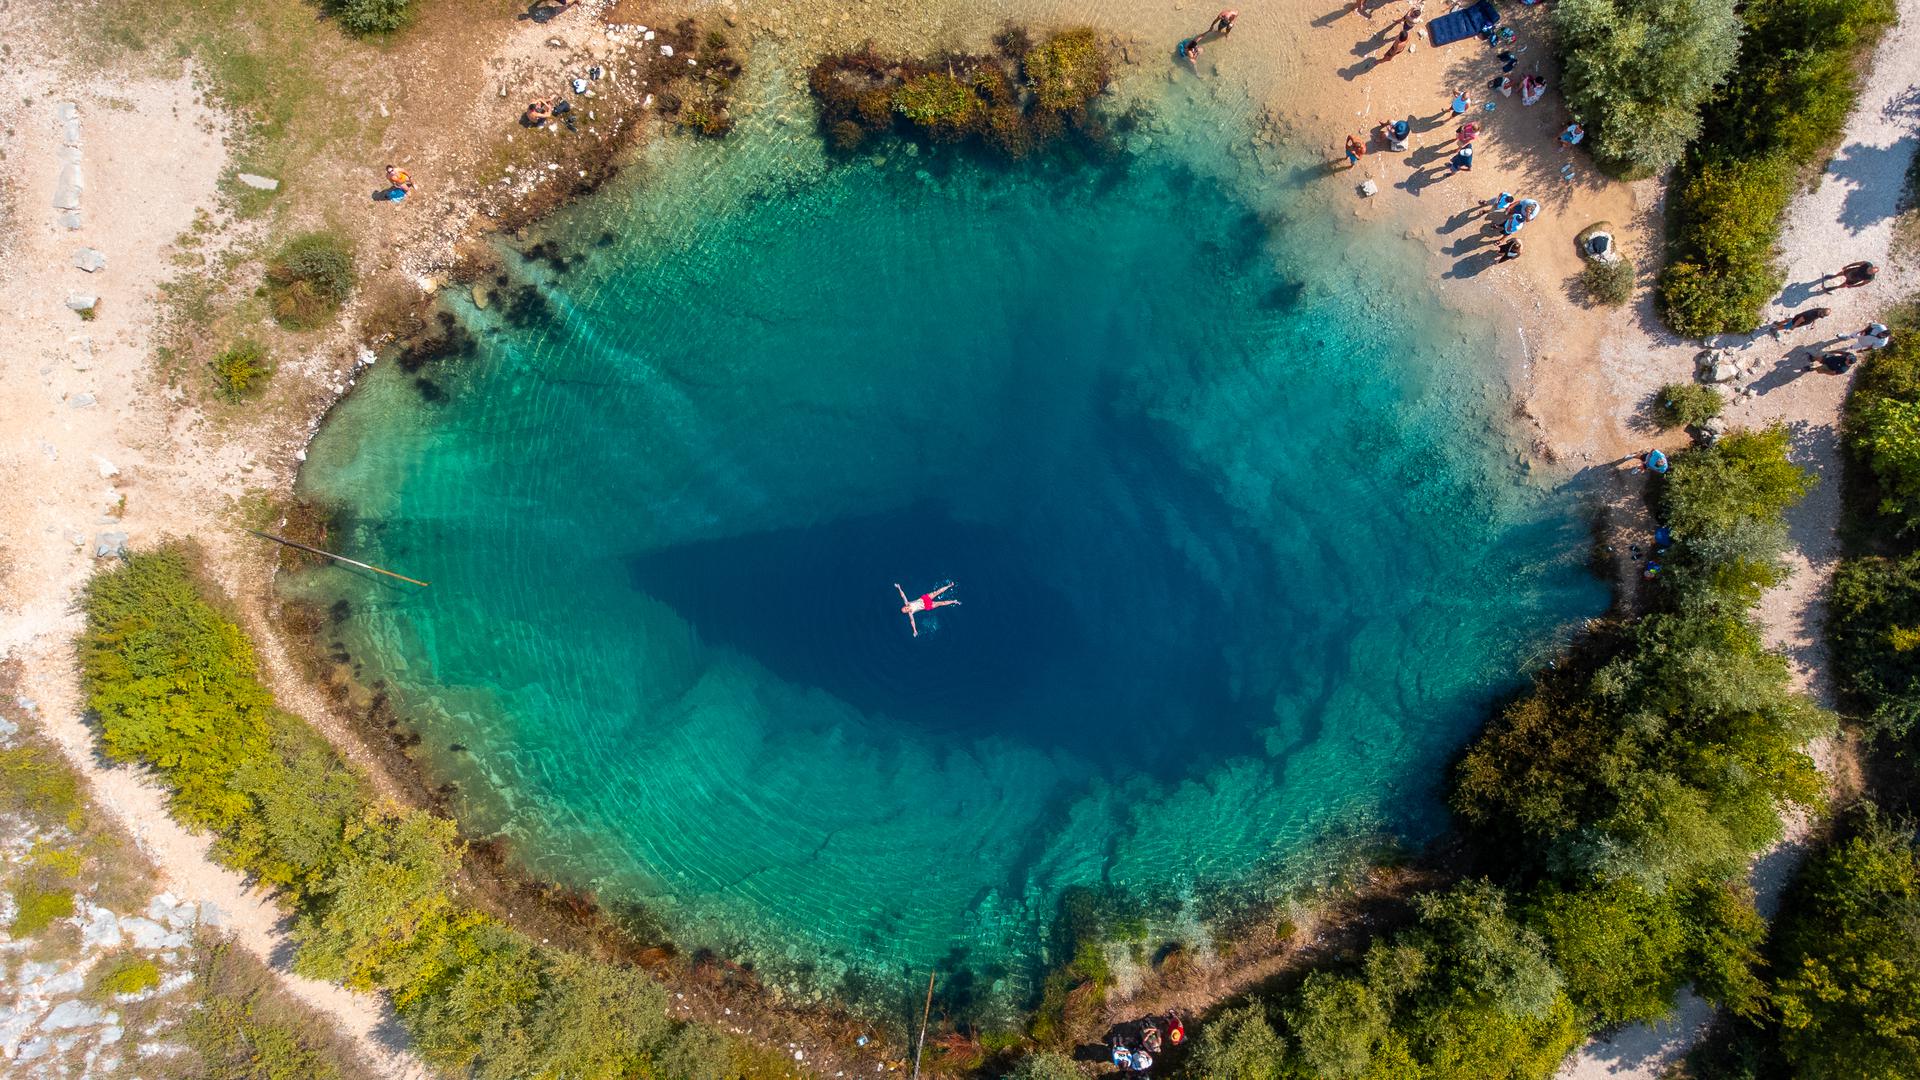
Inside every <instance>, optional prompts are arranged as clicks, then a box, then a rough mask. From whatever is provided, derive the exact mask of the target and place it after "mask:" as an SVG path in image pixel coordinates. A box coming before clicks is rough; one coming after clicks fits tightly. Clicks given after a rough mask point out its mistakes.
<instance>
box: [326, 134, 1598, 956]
mask: <svg viewBox="0 0 1920 1080" xmlns="http://www.w3.org/2000/svg"><path fill="white" fill-rule="evenodd" d="M748 160H751V159H750V157H743V158H742V159H741V161H742V162H743V163H744V162H746V161H748ZM719 161H720V162H721V163H722V164H721V165H720V166H718V167H716V168H714V169H713V171H712V172H710V173H709V174H708V179H707V181H706V183H707V184H709V185H710V186H711V187H713V188H714V189H716V190H714V191H708V192H702V191H698V190H692V189H688V190H682V191H678V192H674V191H673V190H672V189H664V190H665V191H666V193H663V189H661V188H659V187H656V188H655V189H654V190H652V191H650V192H648V193H644V194H634V195H622V194H620V193H609V194H607V195H606V196H605V197H603V198H602V199H601V200H600V201H599V203H598V204H596V205H595V206H593V207H591V208H589V209H587V210H583V212H582V214H581V216H580V219H579V223H578V227H579V230H580V231H581V232H582V233H583V234H587V235H598V234H599V233H600V232H601V230H602V229H603V228H606V226H607V223H608V222H611V223H613V226H614V228H613V229H612V231H613V232H614V233H615V234H616V238H615V239H614V240H613V241H612V242H611V243H608V244H603V245H601V246H598V247H594V246H592V245H581V247H582V248H583V249H584V250H586V251H587V257H586V258H584V259H583V260H580V261H579V262H577V263H575V265H574V267H573V268H572V269H570V270H567V271H565V272H557V271H555V270H553V269H552V268H551V267H550V266H548V265H546V264H539V263H529V264H521V263H518V262H515V263H514V267H513V273H514V274H515V275H516V276H517V277H518V278H520V279H521V280H522V281H524V282H531V283H532V287H534V288H536V289H538V290H539V293H538V296H540V297H543V298H544V302H530V301H525V300H523V301H522V302H521V303H519V304H518V305H517V306H516V305H511V304H507V303H501V304H496V305H493V306H491V307H489V308H488V309H487V310H485V311H474V310H471V309H463V310H461V311H460V316H461V318H462V319H463V320H464V321H465V322H466V324H467V325H468V326H469V327H470V328H471V329H472V330H473V331H474V332H475V334H476V336H477V340H478V346H477V350H476V352H475V354H474V355H472V356H471V357H468V358H466V359H464V360H461V361H459V362H458V363H457V364H452V365H449V366H448V367H446V368H445V369H444V370H441V371H439V372H436V373H433V375H432V378H433V379H434V383H433V387H434V389H433V391H432V392H430V393H423V392H422V391H421V390H420V389H419V387H418V386H417V384H416V383H415V381H414V379H415V376H409V375H406V374H404V373H402V372H400V371H398V370H397V369H396V370H388V369H381V370H378V371H376V373H375V374H374V376H373V377H372V378H371V379H370V380H369V383H368V385H366V386H365V387H364V388H363V390H362V391H361V392H360V393H358V394H356V395H355V396H354V397H353V398H352V399H351V400H349V401H348V402H346V403H345V404H344V405H343V406H342V407H341V408H340V409H339V410H338V411H337V413H336V415H335V417H334V418H333V420H332V421H331V422H330V423H329V425H328V427H327V429H326V430H325V431H324V432H323V433H322V436H321V438H320V439H319V440H318V441H317V442H316V444H315V446H314V449H313V455H312V461H311V463H310V464H309V466H308V469H307V472H306V474H305V482H306V484H307V485H308V488H309V490H310V491H311V492H312V493H313V494H316V495H318V496H321V497H323V498H327V499H331V500H337V501H339V502H341V503H343V504H344V505H346V506H348V507H349V508H351V514H352V521H353V527H352V529H351V530H350V531H349V535H348V536H347V537H346V539H345V540H344V541H343V543H345V544H346V545H347V546H348V547H349V549H350V550H351V551H352V552H353V553H355V554H357V555H360V556H362V557H364V556H367V555H369V554H371V555H374V556H377V557H379V558H381V559H386V560H390V561H392V562H393V563H396V564H399V565H401V566H403V567H405V568H406V569H407V571H408V572H409V573H413V574H416V575H418V576H420V577H423V578H429V579H432V580H433V582H434V585H433V587H432V588H431V589H427V590H414V591H411V592H400V591H398V590H392V589H388V588H386V587H385V586H384V585H382V584H380V583H376V582H366V581H362V580H359V579H355V578H350V577H347V576H345V575H342V574H334V573H328V574H325V575H322V577H321V580H319V581H317V582H310V583H309V585H310V586H311V587H315V588H319V589H322V590H324V591H326V592H329V593H339V594H343V595H345V596H346V597H348V598H349V599H350V601H351V602H352V605H353V611H354V615H353V618H352V619H351V620H350V621H349V622H348V623H347V625H346V627H345V628H344V631H345V634H346V636H347V640H348V641H349V643H350V644H351V645H352V646H354V648H355V651H356V653H357V655H359V656H360V657H361V659H362V660H363V661H364V662H365V663H366V664H367V666H368V677H370V678H384V679H385V680H386V681H387V683H388V685H389V686H390V687H391V689H392V690H393V692H394V693H395V694H396V695H397V697H398V699H399V700H400V702H401V703H402V704H403V706H404V707H406V708H407V709H409V710H410V711H412V712H414V713H415V714H416V715H417V716H418V717H419V718H420V722H421V723H422V724H423V726H424V728H425V734H426V738H427V746H428V749H429V750H430V751H432V752H434V754H435V756H436V761H437V762H438V764H439V765H440V766H441V767H442V768H443V769H444V770H446V771H447V772H448V773H449V774H450V775H453V776H455V777H458V778H460V779H461V780H462V781H463V788H464V790H465V792H466V795H467V802H468V805H467V807H466V810H467V812H468V813H469V814H470V815H471V817H472V818H473V820H474V822H475V824H476V825H477V826H478V827H479V828H482V829H498V830H501V831H503V832H505V833H506V834H508V835H510V836H512V837H515V838H516V839H517V840H518V841H520V843H518V844H517V848H516V849H517V851H518V852H519V854H520V855H521V857H522V858H523V859H524V860H525V861H526V862H527V863H528V864H529V865H530V867H531V868H532V869H534V870H536V871H537V872H541V873H546V874H551V875H553V876H555V877H558V878H560V879H562V880H565V881H568V882H571V883H574V884H579V885H587V886H591V887H594V888H596V889H597V890H599V891H600V892H601V893H602V895H604V896H608V897H618V898H631V899H636V900H640V901H642V902H645V903H648V904H650V905H652V906H653V907H654V908H655V909H656V910H658V911H659V912H660V913H661V914H662V915H663V916H664V917H665V918H666V919H667V920H668V921H669V922H670V924H672V926H673V927H674V928H675V931H676V933H677V934H678V936H679V937H680V938H681V939H682V940H684V941H687V942H689V943H692V944H703V945H713V946H716V947H719V948H722V949H725V950H728V951H730V952H732V953H734V954H737V955H743V956H746V957H748V958H751V959H755V960H757V961H759V962H760V963H761V964H762V965H763V966H765V967H768V968H780V969H786V970H791V971H806V970H811V971H813V972H814V973H815V974H816V975H820V976H825V977H826V979H827V981H829V982H831V981H834V980H835V978H836V977H837V976H838V975H840V974H842V973H845V972H849V971H856V972H860V973H862V974H864V975H867V976H873V977H878V978H880V979H882V980H887V981H891V980H893V979H894V978H895V977H896V976H897V975H898V974H899V973H901V972H902V971H903V970H904V969H907V968H909V967H917V968H920V969H922V970H924V969H925V967H926V966H927V965H929V964H936V963H938V964H944V965H947V966H949V967H966V968H969V969H971V970H972V971H974V972H976V973H978V974H981V975H983V976H986V977H987V978H986V979H983V985H984V984H985V983H987V982H990V981H991V979H992V978H993V977H997V976H1000V975H1009V976H1013V978H1011V979H1009V980H1008V981H1007V983H1006V985H1007V986H1008V987H1018V986H1020V985H1022V984H1023V982H1024V977H1025V976H1026V975H1029V974H1031V972H1032V971H1033V970H1034V969H1035V967H1036V966H1037V965H1039V964H1041V963H1042V961H1043V955H1042V949H1043V943H1044V941H1045V940H1046V937H1047V934H1048V928H1049V923H1050V920H1051V918H1052V916H1053V914H1054V910H1055V905H1056V903H1057V900H1058V897H1059V895H1060V892H1061V890H1062V889H1063V888H1065V887H1067V886H1070V885H1080V884H1084V885H1105V886H1110V887H1112V888H1114V889H1115V890H1117V891H1118V892H1119V893H1120V894H1122V895H1126V896H1132V897H1136V898H1140V899H1142V900H1149V901H1152V902H1153V903H1154V904H1155V905H1157V908H1156V909H1157V910H1159V911H1162V912H1166V911H1170V910H1173V909H1174V908H1175V907H1176V906H1177V905H1178V904H1179V903H1180V902H1181V900H1182V899H1183V898H1190V897H1192V896H1194V895H1196V894H1197V893H1199V892H1201V891H1203V890H1205V889H1207V888H1208V887H1210V886H1219V885H1222V884H1227V883H1231V882H1234V881H1238V880H1243V879H1246V878H1248V877H1250V876H1251V875H1255V874H1259V873H1266V872H1270V871H1271V870H1272V869H1273V868H1274V867H1276V866H1282V865H1285V864H1286V863H1287V862H1288V860H1290V859H1295V858H1301V857H1304V856H1305V854H1306V853H1307V852H1308V851H1309V850H1310V848H1311V845H1312V844H1313V842H1314V841H1315V840H1316V839H1318V838H1322V837H1324V836H1326V835H1329V834H1334V833H1340V832H1350V831H1352V830H1354V829H1356V828H1362V829H1363V828H1375V827H1390V828H1395V829H1399V830H1401V831H1403V832H1405V833H1408V834H1411V835H1414V836H1420V835H1425V834H1427V833H1430V832H1431V831H1432V830H1433V829H1434V828H1436V827H1438V825H1439V823H1440V811H1439V809H1438V805H1437V803H1436V802H1435V800H1434V798H1433V795H1434V785H1435V784H1436V782H1437V780H1438V778H1439V775H1440V772H1441V769H1442V767H1443V765H1444V762H1445V760H1446V759H1447V757H1448V755H1449V754H1450V753H1452V752H1453V751H1454V750H1455V749H1456V748H1457V747H1458V745H1459V743H1460V741H1461V740H1462V739H1463V738H1464V737H1465V736H1466V734H1467V733H1468V732H1469V731H1470V730H1471V729H1472V728H1473V726H1474V725H1475V724H1476V722H1477V720H1478V716H1479V712H1480V710H1481V709H1482V708H1483V706H1484V705H1485V703H1486V701H1487V700H1488V698H1489V697H1490V696H1491V695H1492V694H1494V693H1496V692H1498V691H1499V690H1500V689H1501V688H1502V687H1503V686H1506V685H1509V684H1510V682H1511V680H1512V678H1513V674H1512V673H1513V671H1514V669H1515V666H1516V665H1517V664H1518V663H1519V662H1520V661H1521V659H1522V657H1523V654H1525V653H1526V652H1528V651H1529V650H1533V649H1536V648H1538V647H1539V646H1540V645H1541V643H1542V642H1543V641H1546V640H1549V639H1550V636H1551V634H1552V632H1553V630H1554V629H1555V628H1557V627H1558V626H1560V625H1562V624H1564V623H1565V622H1566V621H1567V620H1569V619H1572V618H1576V617H1579V616H1582V615H1585V614H1588V613H1591V612H1593V611H1596V610H1598V608H1599V607H1600V605H1601V603H1602V597H1601V595H1600V590H1599V587H1598V586H1597V585H1596V584H1594V583H1593V582H1591V581H1590V580H1588V579H1587V578H1586V577H1585V576H1584V575H1583V574H1582V573H1581V572H1580V571H1579V569H1578V568H1577V566H1576V565H1575V559H1574V558H1573V555H1574V554H1575V553H1576V552H1577V551H1578V549H1579V548H1580V546H1581V543H1582V535H1581V529H1580V526H1579V523H1578V522H1577V521H1575V520H1573V518H1572V516H1571V514H1570V513H1569V509H1570V508H1569V507H1568V506H1566V505H1565V504H1564V503H1563V502H1562V501H1560V500H1558V499H1556V498H1554V497H1552V496H1548V495H1544V494H1542V493H1540V492H1539V491H1536V490H1533V489H1531V488H1529V487H1527V486H1525V485H1524V484H1523V483H1522V482H1521V481H1520V479H1519V478H1518V477H1517V476H1516V475H1515V474H1514V473H1513V472H1512V470H1511V469H1510V468H1509V467H1508V466H1507V464H1506V459H1505V458H1504V456H1503V455H1504V449H1503V446H1502V443H1501V439H1500V437H1499V434H1498V430H1497V425H1496V424H1495V423H1493V421H1492V417H1494V416H1495V415H1496V412H1497V409H1498V406H1499V403H1498V400H1497V397H1496V396H1495V393H1494V391H1493V390H1492V389H1489V387H1490V386H1497V379H1496V378H1494V376H1493V373H1492V372H1491V370H1490V368H1489V363H1490V361H1489V360H1488V359H1487V357H1486V345H1487V343H1486V342H1485V341H1484V340H1482V339H1481V338H1479V337H1477V336H1475V335H1473V334H1471V333H1468V332H1466V331H1465V330H1464V329H1463V328H1462V326H1461V325H1459V324H1458V323H1457V322H1456V321H1454V320H1452V319H1451V318H1450V317H1448V316H1446V315H1444V314H1442V313H1440V312H1437V311H1435V310H1432V308H1431V306H1430V305H1428V304H1425V303H1423V302H1422V301H1421V300H1420V299H1419V298H1408V297H1405V296H1403V295H1398V296H1397V295H1396V292H1397V291H1396V290H1395V289H1392V288H1389V287H1388V285H1387V283H1389V282H1391V281H1394V280H1396V279H1400V280H1404V266H1405V265H1406V264H1407V261H1408V260H1409V259H1410V258H1416V257H1417V256H1414V255H1411V254H1410V253H1409V252H1407V251H1405V250H1403V249H1401V248H1400V247H1398V246H1396V244H1395V242H1394V241H1393V240H1392V239H1390V238H1387V237H1383V236H1371V235H1367V234H1365V233H1363V232H1359V231H1346V232H1342V231H1338V230H1336V229H1334V228H1333V227H1332V226H1330V225H1328V224H1326V223H1324V222H1323V221H1321V220H1320V218H1319V217H1318V216H1316V215H1314V214H1311V213H1307V212H1304V210H1303V209H1302V208H1303V207H1304V205H1305V204H1304V203H1303V202H1302V201H1301V200H1302V197H1301V196H1297V195H1296V194H1293V193H1289V192H1286V191H1269V192H1267V193H1266V194H1264V195H1263V196H1261V198H1262V200H1263V203H1264V204H1263V205H1260V206H1257V207H1255V206H1250V205H1246V204H1245V203H1244V202H1243V201H1242V200H1241V199H1240V198H1238V197H1236V196H1235V195H1233V194H1231V193H1230V192H1229V191H1228V190H1227V189H1226V188H1225V187H1223V186H1222V185H1220V184H1219V183H1216V182H1215V181H1214V180H1211V179H1208V178H1207V177H1206V176H1205V175H1204V174H1203V170H1199V169H1196V168H1193V167H1192V165H1193V164H1194V161H1193V160H1192V159H1191V158H1189V160H1187V161H1184V162H1183V161H1182V160H1181V159H1180V158H1179V157H1178V156H1177V155H1174V154H1171V153H1166V152H1163V151H1148V152H1143V153H1139V154H1136V155H1133V156H1131V157H1129V158H1126V159H1124V160H1122V161H1119V162H1116V163H1114V164H1112V165H1110V166H1100V167H1089V168H1085V169H1077V170H1076V169H1065V168H1061V167H1058V166H1053V167H1046V166H1036V167H1031V168H1027V169H1023V170H1020V171H1015V172H1002V171H995V170H987V169H982V168H977V167H972V166H967V165H964V164H960V163H957V162H955V161H953V160H952V159H951V158H950V156H942V155H928V156H922V157H919V158H917V159H910V158H908V157H907V156H906V155H904V154H895V155H894V160H892V161H888V162H883V163H880V164H875V163H874V162H873V161H870V160H867V159H862V160H861V161H860V162H858V163H855V164H848V165H845V166H842V167H839V168H836V169H832V170H828V171H825V172H819V171H815V172H813V173H810V174H809V175H807V176H806V177H805V178H803V179H800V180H792V179H788V180H785V181H782V182H779V183H766V182H759V181H752V182H746V181H740V180H738V179H737V178H735V179H732V180H729V178H728V173H727V171H726V168H725V166H724V162H725V161H726V158H725V157H724V155H723V156H722V157H720V158H719ZM745 167H746V166H745V165H744V164H742V165H741V168H743V169H744V168H745ZM729 184H731V187H730V188H728V185H729ZM720 189H727V190H724V191H722V190H720ZM676 199H677V200H679V201H678V203H674V200H676ZM670 204H672V205H678V206H679V207H680V208H681V210H682V211H688V208H693V210H697V211H699V212H690V211H689V212H680V213H668V212H665V211H664V210H663V209H662V207H664V206H668V205H670ZM721 209H724V212H719V211H720V210H721ZM1399 291H1400V292H1403V291H1404V290H1399ZM529 295H532V294H529ZM509 308H510V309H512V311H513V312H514V313H513V314H512V315H511V317H509V314H508V313H506V312H503V309H509ZM516 323H517V324H518V325H516ZM946 581H955V582H958V586H957V588H956V590H955V592H954V593H953V594H952V595H954V596H957V597H958V598H959V599H960V600H961V601H962V602H963V603H962V605H961V606H959V607H955V608H948V609H943V610H941V611H940V612H938V613H937V615H936V617H935V618H933V619H928V620H926V624H927V625H925V626H924V628H923V633H922V634H921V635H920V637H919V638H917V639H915V638H913V637H911V636H910V635H909V632H908V627H907V623H906V619H905V618H904V616H902V615H901V614H900V613H899V610H898V609H899V601H898V599H897V597H896V596H895V594H894V583H895V582H899V583H901V584H902V585H903V586H904V587H905V588H906V590H907V591H908V592H909V593H910V594H918V593H920V592H924V591H927V590H929V589H931V588H934V587H936V586H937V585H938V584H940V583H942V582H946ZM452 743H460V744H463V745H464V746H465V747H467V748H469V750H470V752H469V753H466V754H451V753H448V752H446V748H447V747H448V746H449V745H450V744H452Z"/></svg>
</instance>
